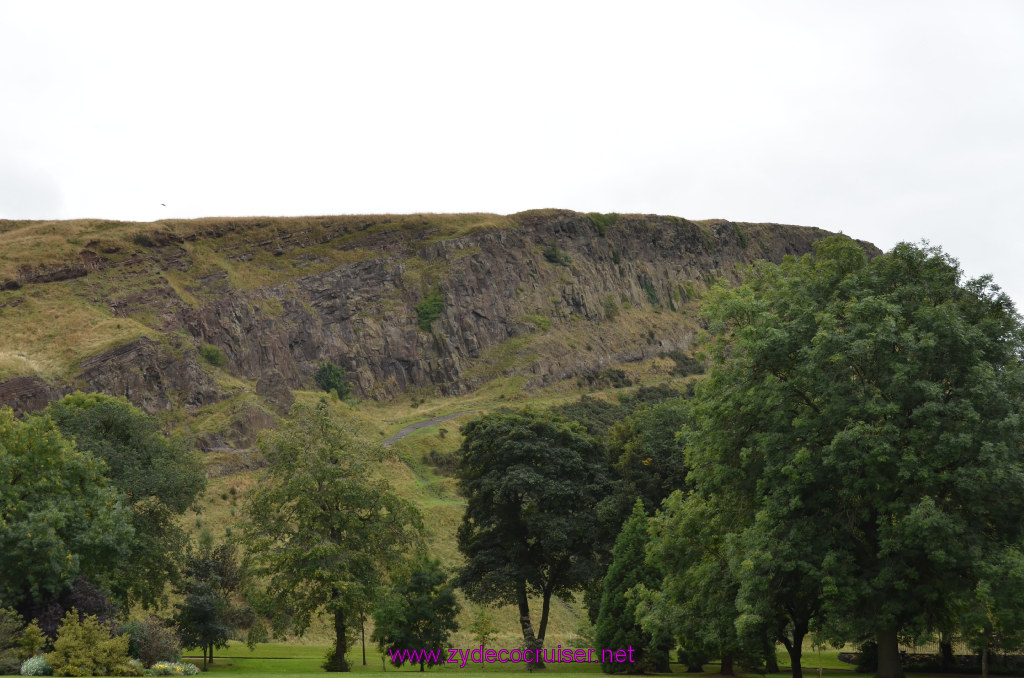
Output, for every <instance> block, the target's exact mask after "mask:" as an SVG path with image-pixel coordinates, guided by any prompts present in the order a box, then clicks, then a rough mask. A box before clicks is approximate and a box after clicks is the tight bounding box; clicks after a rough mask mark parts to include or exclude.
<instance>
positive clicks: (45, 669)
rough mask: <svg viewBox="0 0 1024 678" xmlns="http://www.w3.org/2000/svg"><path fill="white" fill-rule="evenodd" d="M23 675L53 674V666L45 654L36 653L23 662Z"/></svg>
mask: <svg viewBox="0 0 1024 678" xmlns="http://www.w3.org/2000/svg"><path fill="white" fill-rule="evenodd" d="M21 675H23V676H52V675H53V667H51V666H50V663H49V662H48V661H46V656H45V655H41V654H39V655H34V656H32V657H29V658H28V659H26V660H25V661H24V662H22V664H21Z"/></svg>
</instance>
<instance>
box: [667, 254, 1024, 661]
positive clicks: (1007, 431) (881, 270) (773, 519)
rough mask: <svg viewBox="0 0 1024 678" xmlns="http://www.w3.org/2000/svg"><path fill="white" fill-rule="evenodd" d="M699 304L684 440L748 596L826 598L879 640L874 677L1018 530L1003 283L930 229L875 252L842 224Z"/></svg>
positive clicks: (772, 613)
mask: <svg viewBox="0 0 1024 678" xmlns="http://www.w3.org/2000/svg"><path fill="white" fill-rule="evenodd" d="M705 315H706V318H707V321H708V327H709V334H710V335H711V337H712V342H711V349H712V357H713V362H714V365H713V368H712V370H711V373H710V374H709V376H708V378H707V379H706V380H705V381H703V382H702V383H701V384H700V385H699V386H698V397H697V398H696V399H695V401H694V402H695V407H694V410H693V412H692V413H691V419H690V422H689V423H688V425H687V427H686V429H685V431H684V433H683V438H682V441H683V443H684V444H685V445H686V446H687V460H688V462H689V467H690V468H691V469H692V470H691V472H690V476H689V478H688V479H689V482H691V483H692V484H693V487H694V493H695V496H696V497H697V498H699V499H700V500H701V501H711V500H713V499H714V498H718V500H719V501H721V502H723V503H728V504H729V505H730V506H733V507H735V508H734V511H733V516H734V519H733V520H732V521H731V523H730V524H727V525H724V526H723V529H725V530H726V531H727V534H728V535H732V536H730V537H729V541H730V543H733V544H735V550H734V551H733V553H732V554H731V555H730V558H731V560H732V568H731V569H732V571H733V572H734V573H735V576H736V577H737V579H738V581H739V583H740V588H739V590H738V605H739V608H740V610H741V611H742V613H743V614H745V615H750V616H751V617H753V618H754V619H753V620H752V621H754V622H755V623H757V624H770V623H773V620H777V619H779V618H780V617H781V616H782V614H781V612H782V611H785V609H786V606H790V605H794V604H795V605H797V606H799V607H800V608H802V610H803V611H802V612H801V613H800V615H802V616H803V617H804V618H806V617H807V615H809V614H811V613H813V611H814V610H815V608H816V606H820V610H821V618H822V624H823V630H825V631H826V632H828V633H829V634H830V635H831V636H832V637H833V638H836V639H847V640H861V639H866V638H874V640H876V642H877V646H878V676H880V678H896V677H897V676H900V675H902V671H901V668H900V663H899V656H898V652H897V644H896V643H897V636H898V634H901V633H902V634H905V635H911V636H913V635H917V634H921V633H923V632H925V631H927V630H934V629H944V628H948V624H949V620H950V619H952V618H956V616H957V615H958V614H960V611H961V609H962V606H963V601H964V600H965V597H966V594H967V593H969V592H971V591H974V590H975V589H976V587H977V586H978V585H979V584H981V583H982V582H983V581H985V580H986V577H987V578H988V579H992V577H991V573H990V572H989V571H988V570H989V568H990V567H997V568H998V567H1000V565H999V563H1000V562H1004V563H1005V562H1013V560H1012V559H1009V560H1007V559H1005V558H1004V557H1003V554H1005V553H1006V550H1007V549H1011V550H1013V549H1019V548H1020V544H1021V543H1022V542H1024V520H1022V518H1024V455H1022V451H1024V450H1022V441H1024V416H1022V412H1021V409H1022V406H1024V370H1022V369H1021V355H1022V353H1024V350H1022V349H1024V342H1022V338H1024V332H1022V329H1021V323H1020V318H1019V317H1018V315H1017V313H1016V311H1015V310H1014V307H1013V304H1012V302H1011V301H1010V300H1009V298H1007V297H1006V296H1005V295H1004V294H1002V293H1000V292H999V291H998V288H995V287H994V286H992V284H991V279H990V278H988V277H983V278H980V279H976V280H968V281H964V280H963V276H962V272H961V270H960V268H959V265H958V264H957V262H956V261H955V260H953V259H952V258H950V257H949V256H948V255H946V254H944V253H942V252H941V250H939V249H937V248H930V247H925V246H921V247H918V246H914V245H910V244H906V243H902V244H900V245H897V246H896V247H895V248H894V249H893V250H892V251H891V252H889V253H886V254H883V255H881V256H877V257H875V258H873V259H869V258H868V257H867V256H866V254H865V252H864V250H863V249H862V248H861V247H860V246H859V245H857V244H856V243H854V242H851V241H849V240H847V239H845V238H842V237H834V238H830V239H828V240H826V241H824V242H823V243H820V244H819V245H818V246H817V247H816V250H815V252H814V253H812V254H810V255H807V256H804V257H802V258H800V259H793V258H789V259H787V260H785V261H784V262H783V263H782V264H781V265H779V266H775V265H771V264H767V263H764V264H759V265H757V266H755V267H754V268H753V269H752V270H750V271H749V272H748V274H747V277H746V278H745V281H744V283H743V284H742V285H740V286H738V287H736V288H735V289H731V290H729V289H721V288H720V289H718V290H716V291H714V292H713V293H712V294H710V295H709V296H708V300H707V304H706V306H705ZM691 500H692V498H691V499H688V500H687V503H689V502H690V501H691ZM667 527H668V529H671V527H670V526H667ZM765 596H766V597H765ZM762 597H764V598H762ZM758 598H762V599H761V600H760V601H758ZM743 621H744V620H743V619H742V618H741V619H740V622H741V626H742V624H743ZM796 621H797V620H796V618H792V617H791V619H790V622H791V624H792V623H795V622H796ZM793 640H794V642H795V640H796V638H795V637H794V638H793Z"/></svg>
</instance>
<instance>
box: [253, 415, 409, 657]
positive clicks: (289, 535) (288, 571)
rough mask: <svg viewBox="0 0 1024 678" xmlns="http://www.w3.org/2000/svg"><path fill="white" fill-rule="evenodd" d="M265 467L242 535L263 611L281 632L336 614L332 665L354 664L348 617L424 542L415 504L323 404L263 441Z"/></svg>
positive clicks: (377, 454)
mask: <svg viewBox="0 0 1024 678" xmlns="http://www.w3.org/2000/svg"><path fill="white" fill-rule="evenodd" d="M260 449H261V450H262V452H263V453H264V454H265V455H266V458H267V462H268V468H267V471H266V473H265V475H264V477H263V478H262V479H261V481H260V483H259V484H258V485H256V487H255V488H253V489H252V490H250V492H249V493H248V494H247V496H246V518H245V520H244V523H243V532H244V540H245V543H246V546H247V548H248V552H249V558H250V569H251V572H252V574H253V575H254V576H255V577H256V578H257V579H258V580H259V581H261V582H263V583H264V584H265V587H266V591H265V594H264V596H263V600H262V602H261V606H262V608H263V611H265V612H267V613H268V614H270V615H272V621H273V622H274V624H275V627H276V630H277V631H278V632H279V633H280V632H282V631H283V630H284V629H285V628H286V627H287V626H288V625H291V626H292V627H293V628H294V629H295V631H296V632H297V633H300V634H301V633H302V632H303V631H305V629H306V628H307V627H308V626H309V623H310V620H311V618H312V616H313V614H315V613H317V612H319V611H321V610H324V611H326V612H328V613H330V614H331V615H332V616H333V617H334V629H335V635H336V643H335V654H334V659H333V662H332V663H331V665H330V668H331V669H332V670H343V671H344V670H348V664H347V662H346V660H345V651H346V649H347V646H348V639H347V632H348V628H349V625H350V620H351V619H354V618H355V616H356V615H357V614H358V612H359V611H360V610H364V609H367V608H368V607H369V604H370V602H371V601H372V600H373V599H374V598H375V596H376V595H377V594H378V592H379V591H380V590H381V588H382V586H383V585H384V583H385V580H386V578H387V573H388V571H389V569H390V568H391V567H392V566H393V564H394V563H396V562H398V561H399V560H400V556H401V554H402V553H403V552H404V551H406V550H407V549H408V548H410V547H411V546H414V545H416V544H417V543H418V542H419V538H420V537H419V535H420V530H421V529H422V528H421V520H420V517H419V514H418V512H417V511H416V509H415V508H414V507H413V506H412V505H411V504H409V503H408V502H406V501H404V500H402V499H399V498H398V497H397V496H395V494H394V493H393V492H392V491H391V489H390V487H389V485H388V483H387V482H386V481H384V480H382V479H375V476H376V474H375V473H374V468H373V467H372V466H371V461H372V460H374V459H381V458H382V457H383V453H382V452H381V451H379V450H378V449H377V448H374V447H371V446H370V445H369V444H367V443H365V442H363V441H361V440H359V439H358V438H356V437H355V436H354V435H353V434H352V433H351V432H350V431H349V430H348V429H347V428H346V427H345V426H344V425H343V424H342V423H341V422H339V421H338V420H336V419H334V418H333V417H332V416H331V415H330V413H329V411H328V409H327V407H326V404H323V403H321V404H320V405H318V406H317V407H315V408H312V407H308V406H306V405H302V404H297V405H296V406H295V407H294V408H293V410H292V419H291V421H289V422H288V423H287V424H286V425H285V426H284V427H282V428H281V429H279V430H277V431H275V432H274V433H272V434H270V435H269V436H267V437H266V438H264V439H263V440H262V441H261V444H260Z"/></svg>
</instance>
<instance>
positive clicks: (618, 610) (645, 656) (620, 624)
mask: <svg viewBox="0 0 1024 678" xmlns="http://www.w3.org/2000/svg"><path fill="white" fill-rule="evenodd" d="M647 541H648V535H647V513H646V512H645V510H644V504H643V502H642V501H640V500H639V499H637V502H636V504H635V505H634V506H633V513H632V514H630V516H629V518H628V519H627V520H626V522H625V524H623V526H622V531H621V532H620V533H619V536H618V538H617V539H616V540H615V547H614V548H613V549H612V564H611V565H610V566H609V567H608V572H607V573H605V576H604V584H603V592H602V595H601V611H600V613H599V614H598V617H597V629H596V634H595V636H596V637H595V641H596V644H597V647H599V648H623V647H632V648H635V649H636V653H635V655H634V656H635V658H636V662H634V663H632V664H626V663H619V662H603V663H602V664H601V669H602V670H603V671H604V672H605V673H638V672H651V671H656V672H661V673H665V672H668V670H669V666H668V652H669V650H670V649H671V648H672V645H673V644H674V643H673V640H672V636H671V634H669V633H668V631H667V630H666V629H657V630H655V632H654V633H651V632H649V631H645V630H644V629H642V628H641V627H640V624H639V622H638V620H637V617H636V605H637V604H636V602H635V601H633V600H630V598H629V591H630V589H632V588H633V587H634V586H638V585H640V584H643V585H644V586H646V587H647V588H648V589H657V588H658V586H660V583H661V573H660V572H659V571H658V570H656V569H655V568H654V567H652V566H651V565H650V564H649V563H647V562H646V561H645V553H644V546H645V545H646V544H647Z"/></svg>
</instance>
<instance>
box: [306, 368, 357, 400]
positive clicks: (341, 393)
mask: <svg viewBox="0 0 1024 678" xmlns="http://www.w3.org/2000/svg"><path fill="white" fill-rule="evenodd" d="M313 381H315V382H316V385H317V386H318V387H319V388H320V389H321V390H322V391H327V392H328V393H336V394H337V395H338V399H339V400H344V399H345V398H348V397H349V396H350V395H352V384H350V383H349V381H348V377H347V376H346V375H345V370H343V369H342V368H340V367H338V366H337V365H335V364H334V363H320V366H319V367H317V368H316V372H315V373H314V374H313Z"/></svg>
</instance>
